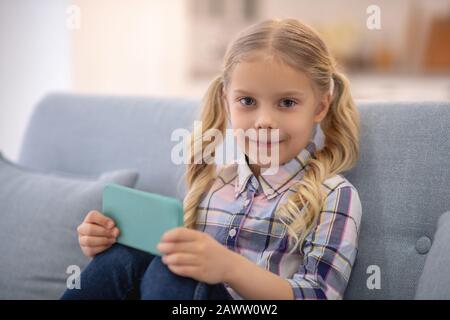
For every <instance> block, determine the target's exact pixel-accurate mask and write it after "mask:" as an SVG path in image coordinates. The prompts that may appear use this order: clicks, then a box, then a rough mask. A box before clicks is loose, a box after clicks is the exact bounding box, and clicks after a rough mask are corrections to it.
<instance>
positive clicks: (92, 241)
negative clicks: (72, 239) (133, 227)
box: [78, 236, 116, 247]
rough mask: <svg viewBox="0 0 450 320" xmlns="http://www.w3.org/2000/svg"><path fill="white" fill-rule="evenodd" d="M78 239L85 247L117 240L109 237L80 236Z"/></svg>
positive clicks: (98, 245) (103, 244)
mask: <svg viewBox="0 0 450 320" xmlns="http://www.w3.org/2000/svg"><path fill="white" fill-rule="evenodd" d="M78 241H79V242H80V245H81V246H84V247H101V246H106V245H111V244H113V243H114V242H116V239H114V238H107V237H91V236H80V237H79V238H78Z"/></svg>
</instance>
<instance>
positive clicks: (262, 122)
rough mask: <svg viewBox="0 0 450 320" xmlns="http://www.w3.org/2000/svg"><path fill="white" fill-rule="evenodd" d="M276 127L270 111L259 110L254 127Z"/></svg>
mask: <svg viewBox="0 0 450 320" xmlns="http://www.w3.org/2000/svg"><path fill="white" fill-rule="evenodd" d="M269 128H270V129H276V128H278V124H277V121H276V116H275V115H274V114H273V113H272V112H270V111H261V112H260V113H259V114H258V117H257V118H256V121H255V129H269Z"/></svg>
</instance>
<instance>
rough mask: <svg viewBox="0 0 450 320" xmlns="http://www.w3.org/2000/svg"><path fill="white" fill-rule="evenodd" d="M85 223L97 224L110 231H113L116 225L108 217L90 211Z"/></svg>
mask: <svg viewBox="0 0 450 320" xmlns="http://www.w3.org/2000/svg"><path fill="white" fill-rule="evenodd" d="M84 222H88V223H96V224H99V225H101V226H104V227H105V228H108V229H112V228H113V227H114V225H115V224H114V221H113V220H112V219H110V218H108V217H107V216H105V215H104V214H101V213H100V212H98V211H96V210H92V211H90V212H89V213H88V214H87V216H86V218H85V219H84Z"/></svg>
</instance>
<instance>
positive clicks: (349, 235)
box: [286, 186, 362, 300]
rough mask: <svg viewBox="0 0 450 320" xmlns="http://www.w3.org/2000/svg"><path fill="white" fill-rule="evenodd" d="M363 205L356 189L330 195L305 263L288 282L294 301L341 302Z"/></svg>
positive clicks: (307, 245) (342, 189)
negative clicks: (331, 300) (325, 300)
mask: <svg viewBox="0 0 450 320" xmlns="http://www.w3.org/2000/svg"><path fill="white" fill-rule="evenodd" d="M361 211H362V208H361V201H360V199H359V195H358V191H357V190H356V189H355V188H354V187H353V186H343V187H338V188H336V189H334V190H332V191H330V193H329V194H328V196H327V198H326V200H325V203H324V207H323V208H322V210H321V212H320V216H319V219H318V223H317V225H316V227H315V228H314V229H313V230H312V231H311V232H310V234H309V235H308V236H307V237H306V238H305V241H304V243H303V245H302V247H301V254H302V256H303V261H302V263H301V265H300V266H299V269H298V271H297V272H296V273H295V274H294V275H293V276H292V277H291V278H289V279H286V280H287V281H288V282H289V284H290V285H291V286H292V290H293V293H294V299H296V300H300V299H342V298H343V295H344V291H345V289H346V287H347V283H348V280H349V278H350V273H351V270H352V267H353V264H354V262H355V259H356V254H357V251H358V234H359V227H360V222H361Z"/></svg>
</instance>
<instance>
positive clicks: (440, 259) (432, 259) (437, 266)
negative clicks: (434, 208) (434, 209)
mask: <svg viewBox="0 0 450 320" xmlns="http://www.w3.org/2000/svg"><path fill="white" fill-rule="evenodd" d="M449 266H450V211H449V212H446V213H444V214H443V215H442V216H441V217H440V218H439V221H438V227H437V231H436V233H435V235H434V242H433V244H432V246H431V250H430V252H429V253H428V256H427V259H426V261H425V266H424V269H423V271H422V275H421V276H420V278H419V282H418V285H417V290H416V296H415V298H416V299H446V300H448V299H450V274H449V271H448V270H449Z"/></svg>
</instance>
